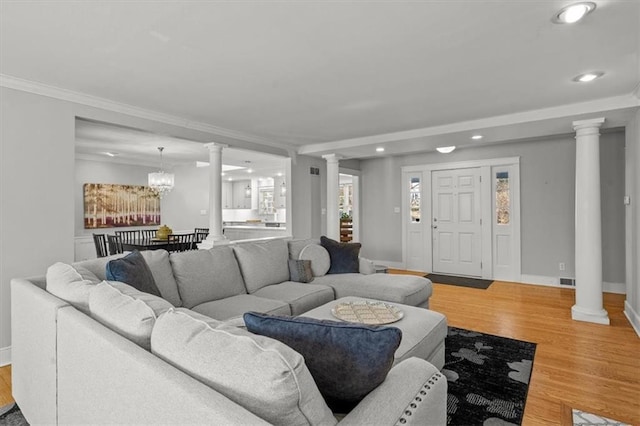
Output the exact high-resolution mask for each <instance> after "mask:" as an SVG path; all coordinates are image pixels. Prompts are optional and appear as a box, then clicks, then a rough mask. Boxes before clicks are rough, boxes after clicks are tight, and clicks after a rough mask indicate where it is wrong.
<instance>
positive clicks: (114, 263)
mask: <svg viewBox="0 0 640 426" xmlns="http://www.w3.org/2000/svg"><path fill="white" fill-rule="evenodd" d="M106 276H107V279H108V280H111V281H120V282H122V283H125V284H129V285H130V286H131V287H134V288H136V289H138V290H140V291H144V292H145V293H149V294H153V295H154V296H158V297H162V295H161V294H160V290H158V286H157V285H156V281H155V280H154V279H153V275H152V274H151V269H149V265H147V261H146V260H144V257H142V255H141V254H140V252H139V251H138V250H134V251H132V252H131V253H129V254H128V255H126V256H124V257H121V258H120V259H114V260H110V261H109V263H107V273H106Z"/></svg>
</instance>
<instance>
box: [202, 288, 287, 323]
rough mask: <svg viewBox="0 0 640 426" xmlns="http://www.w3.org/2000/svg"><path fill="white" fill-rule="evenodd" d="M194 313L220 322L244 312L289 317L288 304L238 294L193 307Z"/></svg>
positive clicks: (251, 295)
mask: <svg viewBox="0 0 640 426" xmlns="http://www.w3.org/2000/svg"><path fill="white" fill-rule="evenodd" d="M191 309H193V310H194V311H195V312H198V313H201V314H203V315H206V316H208V317H211V318H215V319H217V320H220V321H225V320H228V319H229V318H233V317H237V316H238V315H242V314H244V313H245V312H249V311H257V312H264V313H269V314H278V315H291V308H290V307H289V304H288V303H286V302H283V301H280V300H273V299H267V298H264V297H258V296H256V295H253V294H239V295H237V296H231V297H227V298H225V299H220V300H212V301H210V302H205V303H201V304H200V305H196V306H194V307H193V308H191Z"/></svg>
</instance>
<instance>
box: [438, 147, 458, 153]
mask: <svg viewBox="0 0 640 426" xmlns="http://www.w3.org/2000/svg"><path fill="white" fill-rule="evenodd" d="M454 149H456V147H455V145H452V146H439V147H437V148H436V150H437V151H438V152H441V153H443V154H448V153H450V152H453V150H454Z"/></svg>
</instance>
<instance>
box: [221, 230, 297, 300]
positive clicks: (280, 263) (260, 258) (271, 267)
mask: <svg viewBox="0 0 640 426" xmlns="http://www.w3.org/2000/svg"><path fill="white" fill-rule="evenodd" d="M233 251H234V252H235V254H236V258H237V259H238V264H239V265H240V270H241V271H242V277H243V278H244V283H245V286H246V287H247V291H248V292H249V293H253V292H255V291H256V290H258V289H260V288H262V287H264V286H266V285H271V284H279V283H281V282H284V281H289V264H288V262H287V261H288V259H289V251H288V249H287V243H286V241H284V240H272V241H268V242H265V243H246V244H238V245H235V246H234V247H233Z"/></svg>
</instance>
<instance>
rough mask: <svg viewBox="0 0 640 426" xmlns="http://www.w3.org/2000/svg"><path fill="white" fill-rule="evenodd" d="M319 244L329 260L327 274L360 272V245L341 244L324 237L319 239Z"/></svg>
mask: <svg viewBox="0 0 640 426" xmlns="http://www.w3.org/2000/svg"><path fill="white" fill-rule="evenodd" d="M320 244H322V247H324V248H326V249H327V251H328V252H329V257H330V258H331V267H330V268H329V271H328V272H327V273H328V274H348V273H355V272H360V260H359V259H358V256H359V255H360V247H362V244H360V243H341V242H338V241H335V240H332V239H331V238H327V237H325V236H322V237H320Z"/></svg>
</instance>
